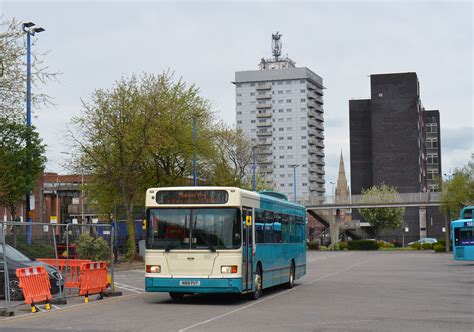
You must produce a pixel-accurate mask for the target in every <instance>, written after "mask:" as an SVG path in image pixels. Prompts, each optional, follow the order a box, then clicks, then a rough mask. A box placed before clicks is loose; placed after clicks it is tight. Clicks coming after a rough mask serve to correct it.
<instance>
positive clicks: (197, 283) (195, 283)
mask: <svg viewBox="0 0 474 332" xmlns="http://www.w3.org/2000/svg"><path fill="white" fill-rule="evenodd" d="M179 285H180V286H201V281H199V280H197V281H195V280H181V281H180V282H179Z"/></svg>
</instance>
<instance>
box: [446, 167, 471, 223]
mask: <svg viewBox="0 0 474 332" xmlns="http://www.w3.org/2000/svg"><path fill="white" fill-rule="evenodd" d="M441 187H442V192H441V206H440V210H441V211H442V212H444V213H447V214H448V215H449V216H450V218H451V219H457V217H458V216H459V211H461V209H462V208H463V207H465V206H466V205H471V204H474V162H472V161H471V162H469V163H468V165H466V166H464V167H462V168H458V169H455V170H454V173H453V175H452V176H451V178H450V179H449V180H447V181H444V182H443V183H442V184H441Z"/></svg>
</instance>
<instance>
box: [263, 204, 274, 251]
mask: <svg viewBox="0 0 474 332" xmlns="http://www.w3.org/2000/svg"><path fill="white" fill-rule="evenodd" d="M273 218H274V214H273V212H271V211H265V233H264V236H265V243H273V222H274V220H273Z"/></svg>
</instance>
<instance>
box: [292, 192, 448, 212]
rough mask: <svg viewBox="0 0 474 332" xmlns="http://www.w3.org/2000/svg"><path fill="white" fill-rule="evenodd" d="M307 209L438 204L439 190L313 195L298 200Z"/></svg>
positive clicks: (439, 199)
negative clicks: (378, 194) (373, 194)
mask: <svg viewBox="0 0 474 332" xmlns="http://www.w3.org/2000/svg"><path fill="white" fill-rule="evenodd" d="M300 203H301V204H302V205H304V206H306V209H307V210H325V209H352V208H376V207H426V206H440V205H441V193H440V192H419V193H399V194H387V195H380V196H369V195H350V196H336V197H334V196H326V197H314V198H312V199H310V200H305V201H301V202H300Z"/></svg>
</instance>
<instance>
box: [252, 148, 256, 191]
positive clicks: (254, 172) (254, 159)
mask: <svg viewBox="0 0 474 332" xmlns="http://www.w3.org/2000/svg"><path fill="white" fill-rule="evenodd" d="M252 172H253V191H257V158H256V156H255V146H253V147H252Z"/></svg>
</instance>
